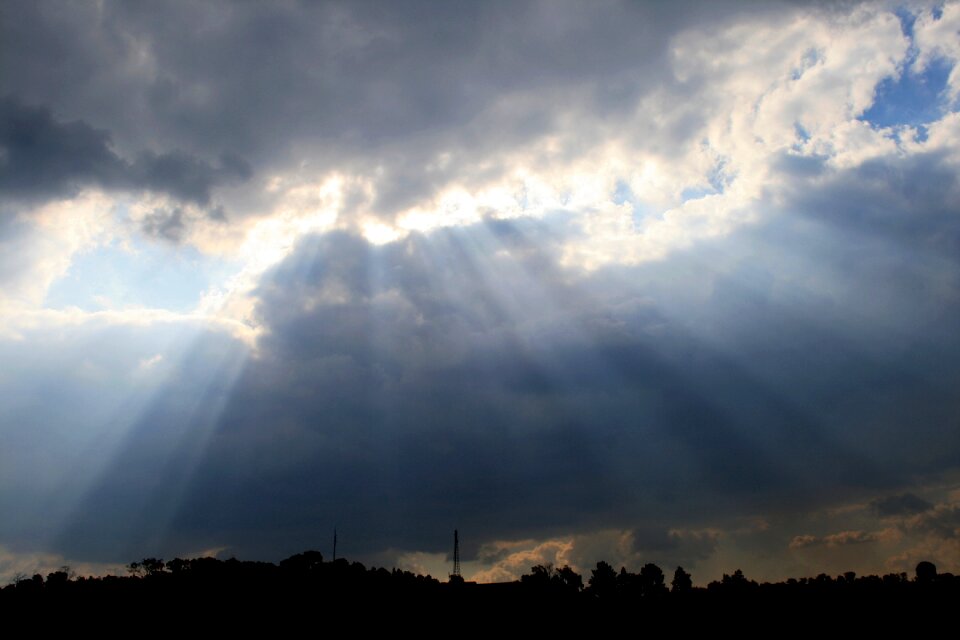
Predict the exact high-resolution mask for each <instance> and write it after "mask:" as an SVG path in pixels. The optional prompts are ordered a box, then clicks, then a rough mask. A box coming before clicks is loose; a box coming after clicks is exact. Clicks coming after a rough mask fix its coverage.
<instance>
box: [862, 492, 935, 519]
mask: <svg viewBox="0 0 960 640" xmlns="http://www.w3.org/2000/svg"><path fill="white" fill-rule="evenodd" d="M870 506H871V507H872V508H873V509H874V511H876V513H877V515H878V516H880V517H882V518H883V517H888V516H907V515H913V514H915V513H923V512H924V511H929V510H930V509H932V508H933V505H932V504H930V503H929V502H927V501H926V500H924V499H923V498H920V497H918V496H915V495H914V494H912V493H902V494H899V495H893V496H887V497H885V498H878V499H876V500H874V501H873V502H871V503H870Z"/></svg>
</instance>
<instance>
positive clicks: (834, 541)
mask: <svg viewBox="0 0 960 640" xmlns="http://www.w3.org/2000/svg"><path fill="white" fill-rule="evenodd" d="M878 540H880V537H878V535H877V534H875V533H870V532H868V531H840V532H839V533H831V534H829V535H826V536H823V537H817V536H812V535H809V534H806V535H801V536H794V538H793V539H792V540H791V541H790V548H791V549H805V548H808V547H828V548H836V547H845V546H847V545H854V544H856V545H859V544H866V543H868V542H876V541H878Z"/></svg>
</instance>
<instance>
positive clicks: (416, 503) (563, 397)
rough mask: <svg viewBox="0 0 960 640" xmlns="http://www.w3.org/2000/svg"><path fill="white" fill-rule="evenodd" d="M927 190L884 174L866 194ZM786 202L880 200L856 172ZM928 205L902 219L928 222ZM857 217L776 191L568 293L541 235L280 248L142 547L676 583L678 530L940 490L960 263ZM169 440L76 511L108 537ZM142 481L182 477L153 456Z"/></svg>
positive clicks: (838, 206)
mask: <svg viewBox="0 0 960 640" xmlns="http://www.w3.org/2000/svg"><path fill="white" fill-rule="evenodd" d="M927 168H928V167H927V166H926V165H924V164H923V163H918V164H916V165H911V164H909V163H906V164H904V165H901V169H902V170H903V171H904V172H905V174H906V178H905V180H903V181H901V182H897V181H892V182H890V181H888V182H887V185H888V186H887V187H886V188H887V189H888V190H889V193H888V194H887V197H888V198H894V197H902V194H901V190H902V189H904V188H906V185H908V184H911V181H910V180H909V177H910V176H911V175H912V176H913V178H915V179H916V180H918V181H922V180H923V176H922V175H921V174H922V173H923V171H925V170H926V169H927ZM913 174H916V175H913ZM810 180H819V181H820V182H819V183H818V188H821V189H825V190H835V191H837V192H847V191H854V192H857V193H861V194H862V193H867V192H869V191H870V190H871V189H877V190H879V191H878V193H876V194H874V197H875V198H876V199H877V200H876V201H877V203H878V205H879V203H880V202H881V201H882V200H883V198H882V197H881V195H879V194H880V193H882V189H881V187H879V186H877V185H872V186H871V184H872V183H869V181H868V182H867V184H866V185H865V184H864V181H865V178H864V176H863V175H862V174H861V173H859V172H858V171H855V170H854V171H848V172H840V173H834V174H832V175H831V177H830V178H829V179H828V180H825V179H823V178H821V177H811V178H810ZM931 187H932V185H931ZM953 189H954V183H953V182H950V181H947V182H946V183H945V184H943V185H941V187H940V188H937V189H934V188H931V189H929V190H926V191H924V192H922V194H921V195H922V197H925V198H927V199H928V202H926V204H925V205H924V204H922V203H916V204H915V206H916V207H918V208H923V209H924V210H927V211H949V204H948V202H947V199H948V198H950V197H951V196H950V194H951V193H952V192H953V191H952V190H953ZM802 191H803V190H802V189H799V188H798V192H802ZM917 197H920V195H918V196H917ZM820 204H821V205H823V203H820ZM824 206H827V205H824ZM861 206H862V200H861V201H849V200H842V199H839V198H838V199H835V200H832V201H830V203H829V205H828V209H827V210H824V209H823V208H822V207H821V206H818V207H812V206H811V205H810V204H809V203H808V202H807V201H806V200H804V199H803V198H800V197H795V198H793V199H791V200H789V201H788V202H787V203H786V204H785V205H784V206H783V208H782V209H781V210H780V211H779V213H777V214H776V215H772V216H771V218H770V219H769V220H768V221H767V222H766V223H764V224H760V225H756V226H754V227H745V228H743V229H741V230H740V231H738V232H737V233H734V234H732V235H731V236H729V237H727V238H722V239H717V240H713V241H710V242H702V243H700V244H698V245H697V246H696V247H694V248H691V249H690V250H688V251H681V252H675V253H674V254H672V255H671V256H670V257H669V258H668V259H666V260H664V261H662V262H654V263H649V264H645V265H641V266H638V267H631V268H624V267H617V268H609V269H605V270H601V271H597V272H594V273H592V274H584V273H579V274H578V273H576V272H571V271H567V270H564V269H563V268H561V267H560V266H559V265H558V260H559V256H560V252H561V249H562V242H563V240H564V238H565V233H564V232H562V231H561V230H562V229H564V228H565V225H567V224H570V219H569V218H564V217H556V218H551V217H548V218H547V219H545V220H543V221H534V220H521V221H514V222H494V221H489V222H486V223H484V224H481V225H476V226H473V227H467V228H463V229H455V230H446V231H440V232H436V233H434V234H432V235H431V236H429V237H423V236H417V235H414V236H411V237H410V238H408V239H406V240H404V241H402V242H398V243H393V244H389V245H385V246H382V247H377V246H373V245H370V244H368V243H367V242H365V241H364V240H363V239H361V238H358V237H355V236H352V235H349V234H345V233H331V234H328V235H324V236H319V237H313V238H308V239H305V240H304V241H303V242H302V243H301V244H300V245H299V246H298V248H297V250H296V251H295V252H294V253H293V255H291V256H290V257H289V258H288V259H287V260H286V261H285V262H284V263H282V264H281V265H279V266H278V267H277V268H275V269H274V270H273V271H272V272H271V273H270V274H269V275H268V276H267V277H265V278H264V280H263V282H262V283H261V286H260V289H259V291H258V292H257V295H258V298H259V300H260V303H259V306H258V310H259V311H258V313H259V316H260V320H261V321H262V322H263V324H264V326H265V327H266V328H268V330H269V333H268V334H267V335H266V336H264V337H263V339H262V341H261V343H260V345H259V353H258V355H257V356H256V357H255V358H253V359H251V360H250V361H249V362H248V363H247V367H246V369H245V371H244V373H243V374H242V376H241V377H240V378H239V381H238V383H237V386H236V388H235V389H234V391H233V392H232V393H231V395H230V396H229V402H228V403H227V405H226V407H225V410H224V413H223V416H222V418H221V419H220V420H219V422H218V425H219V426H218V428H217V431H216V435H215V437H214V438H212V439H211V441H210V444H209V447H208V448H207V449H205V453H204V455H203V459H202V464H199V465H198V466H197V467H196V471H195V472H192V475H189V478H190V480H189V482H188V486H189V489H188V490H185V491H184V492H183V493H182V494H180V495H182V500H181V501H180V502H178V503H177V504H176V506H175V508H174V506H173V505H172V504H167V503H163V504H164V506H163V508H158V509H157V511H158V512H161V513H169V514H170V516H169V518H168V519H167V520H166V521H165V528H164V531H166V532H167V534H166V537H165V538H164V542H163V544H165V545H167V546H158V547H157V548H158V549H163V550H164V553H167V552H172V551H170V550H175V549H182V548H186V547H190V548H198V547H204V546H214V545H219V544H224V543H227V542H228V543H229V544H232V545H235V546H234V549H235V550H236V552H237V553H241V554H248V555H259V556H269V555H273V556H278V555H282V554H284V553H288V552H289V553H292V552H294V551H297V550H299V549H302V548H305V547H310V546H318V544H320V543H319V542H318V540H320V541H321V542H322V540H323V539H325V536H326V535H327V532H328V531H329V530H330V529H332V527H333V525H334V524H337V526H338V527H340V529H341V530H342V531H344V532H346V531H349V532H350V533H349V534H346V533H345V534H344V536H345V538H346V537H347V536H348V539H349V540H350V544H351V545H352V547H351V552H353V553H357V554H360V553H374V552H377V551H380V550H382V549H383V548H385V547H387V546H391V547H394V548H417V549H444V548H445V547H446V544H447V542H448V540H447V538H448V533H449V529H450V528H452V527H453V526H459V527H460V528H461V529H462V530H463V529H466V530H469V531H471V535H472V537H473V538H474V539H476V540H491V539H520V538H525V537H548V536H552V535H559V534H569V533H570V532H586V531H594V530H597V529H601V528H625V529H633V530H635V531H636V534H635V535H636V541H637V545H638V549H639V548H640V547H643V549H646V550H648V552H649V553H650V554H652V555H656V554H657V553H660V554H661V555H664V556H665V557H670V558H674V559H676V560H677V561H681V560H682V561H684V562H695V561H697V560H702V559H704V558H706V557H707V556H709V555H710V554H711V553H713V552H714V550H715V548H716V542H717V539H716V537H715V536H714V535H713V534H706V533H691V532H696V531H698V530H700V529H699V527H702V526H704V523H707V522H717V521H721V522H722V521H725V520H729V519H730V518H736V517H743V516H749V515H754V514H757V513H777V512H782V513H784V514H787V515H789V514H793V513H800V512H809V511H810V510H816V509H819V508H822V507H824V506H828V505H831V504H835V503H836V502H837V501H838V500H844V499H855V498H856V497H857V496H860V495H863V494H868V495H869V494H872V495H877V494H883V493H886V494H888V495H889V494H891V493H892V492H894V491H896V490H897V489H898V487H901V486H904V485H905V484H907V483H909V482H910V481H911V480H912V479H913V478H916V477H922V476H926V475H930V474H936V473H939V472H942V471H946V470H949V469H954V468H956V465H957V464H958V462H960V449H958V448H957V443H956V439H955V438H952V437H951V435H952V426H953V425H955V424H956V421H957V419H958V417H960V406H958V404H957V401H956V398H955V394H953V392H952V390H953V389H955V388H956V386H957V384H960V369H958V367H957V362H960V342H958V337H957V334H956V330H955V323H954V318H955V317H956V314H957V313H958V312H960V299H958V296H957V295H956V282H957V274H958V265H957V262H956V257H955V256H950V255H949V254H947V253H942V254H941V253H940V252H939V251H934V252H932V253H931V252H927V253H925V254H924V253H918V252H917V250H916V249H917V247H924V246H930V245H931V243H932V246H935V247H938V246H947V245H949V243H950V242H952V240H951V234H953V233H955V229H954V222H953V221H954V216H951V215H946V214H945V215H942V216H940V217H935V216H934V217H930V218H925V217H922V216H918V217H917V218H915V219H914V221H913V222H914V226H913V227H911V228H910V229H909V230H908V229H904V230H902V232H901V233H883V232H882V227H883V223H884V221H885V219H886V217H887V216H888V215H889V214H888V212H887V210H885V209H884V208H882V207H880V206H878V207H877V208H875V209H867V210H865V211H864V210H861V209H860V207H861ZM858 225H860V226H862V229H858ZM838 229H842V230H843V231H842V233H838ZM877 229H880V231H877ZM944 242H945V243H946V245H941V244H939V243H944ZM933 263H936V265H937V271H936V273H937V274H938V276H937V278H934V277H932V276H931V264H933ZM938 278H939V279H938ZM166 419H167V418H163V417H162V416H161V414H151V415H149V416H147V417H146V418H144V422H143V424H142V425H141V427H140V428H139V430H138V432H137V433H142V434H143V435H139V436H135V437H134V438H133V440H132V443H131V445H130V446H131V450H132V451H134V452H138V453H137V455H135V456H133V455H131V456H126V455H120V456H118V458H117V461H116V462H115V468H114V469H112V470H109V471H108V472H107V473H105V476H104V478H105V480H104V482H103V484H102V485H101V486H100V487H99V488H98V489H97V491H95V492H94V493H93V494H91V495H90V496H89V498H88V500H89V501H88V504H87V509H86V511H87V512H88V513H90V514H95V513H98V512H100V511H101V510H103V509H107V506H110V507H109V508H110V513H111V514H114V516H116V517H119V515H117V513H115V511H116V510H117V509H121V511H122V510H123V508H122V505H124V504H129V505H130V507H129V508H133V506H132V505H133V503H134V502H135V501H136V500H135V498H136V497H137V496H140V497H142V495H144V494H143V493H141V492H140V490H138V489H137V487H138V486H139V485H138V484H137V483H138V482H141V483H147V482H149V483H154V482H156V480H155V479H150V480H148V476H142V477H141V476H139V475H138V473H139V472H138V469H139V470H142V469H144V468H146V463H145V460H146V461H149V460H152V459H153V456H152V454H150V453H149V452H150V451H152V450H153V449H152V448H151V446H150V441H151V440H150V439H151V438H152V437H153V436H151V435H150V434H151V433H153V430H154V429H156V428H158V427H157V423H162V422H164V421H165V420H166ZM144 456H146V458H143V457H144ZM151 464H153V465H154V466H156V467H157V469H158V473H159V474H160V475H161V476H163V475H164V474H171V477H181V475H178V474H185V472H183V471H178V468H179V466H178V465H179V464H180V463H179V462H178V458H177V456H174V457H173V459H172V461H167V462H166V463H165V465H161V461H160V460H154V461H153V462H152V463H151ZM138 477H139V478H140V480H137V478H138ZM114 478H123V482H116V481H113V480H111V479H114ZM161 484H162V483H161ZM144 486H146V485H144ZM150 486H154V485H153V484H150ZM143 491H146V489H143ZM152 491H156V490H152ZM146 495H153V494H150V492H149V491H146ZM155 495H156V496H157V498H156V500H158V501H160V502H163V500H167V498H166V497H163V496H164V495H165V494H163V493H162V492H160V493H156V494H155ZM123 496H127V497H123ZM161 497H163V500H161ZM883 504H884V505H886V507H884V508H887V507H891V505H889V504H887V503H885V502H884V503H883ZM118 505H121V506H118ZM901 506H902V505H901ZM171 509H172V512H171ZM148 511H149V510H148ZM111 521H112V518H104V519H100V520H97V519H96V518H95V517H94V516H92V515H91V516H90V517H89V518H85V520H84V523H85V524H84V526H83V527H80V526H79V525H76V527H77V528H75V529H71V530H70V535H67V536H66V537H65V538H64V540H67V541H72V542H71V544H72V545H74V546H73V547H71V551H72V552H76V553H81V552H84V550H86V551H90V550H91V549H93V548H96V549H99V550H100V551H101V553H103V554H104V555H105V556H107V555H109V553H108V552H109V549H110V548H112V547H111V544H112V543H111V540H114V539H115V536H118V535H120V534H118V533H117V532H116V530H114V529H112V525H111V524H110V523H111ZM93 522H96V523H97V525H96V526H94V525H93V524H92V523H93ZM157 526H158V525H157V523H156V522H153V521H151V520H147V521H144V523H143V526H142V528H141V529H135V530H125V531H124V532H123V534H124V535H125V536H128V537H132V538H138V537H139V539H141V540H143V541H146V540H148V539H151V540H152V539H154V538H155V537H156V534H155V531H156V529H157ZM84 527H87V528H86V529H84ZM944 530H946V529H944ZM671 531H673V532H675V533H668V532H671ZM650 532H653V533H650ZM791 535H793V534H791ZM150 536H154V538H151V537H150ZM81 541H87V542H81ZM90 541H100V542H98V543H97V544H96V545H93V543H92V542H90ZM818 541H819V542H822V543H824V544H830V545H834V546H837V545H841V544H846V543H852V542H865V541H868V540H867V538H865V537H863V536H857V535H852V534H851V535H846V534H842V532H841V534H837V535H836V536H834V537H828V538H824V539H823V540H819V539H818ZM157 544H158V545H160V543H159V542H157ZM798 544H799V543H798ZM84 545H87V546H84ZM90 545H92V546H90Z"/></svg>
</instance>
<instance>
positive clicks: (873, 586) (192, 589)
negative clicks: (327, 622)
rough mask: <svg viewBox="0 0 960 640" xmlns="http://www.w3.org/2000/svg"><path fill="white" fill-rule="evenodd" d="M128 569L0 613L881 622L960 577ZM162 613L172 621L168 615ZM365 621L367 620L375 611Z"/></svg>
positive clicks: (35, 595)
mask: <svg viewBox="0 0 960 640" xmlns="http://www.w3.org/2000/svg"><path fill="white" fill-rule="evenodd" d="M128 573H129V575H127V576H106V577H89V578H88V577H73V576H71V575H70V573H69V569H68V568H66V567H65V568H64V569H63V570H61V571H56V572H53V573H50V574H48V575H47V576H46V577H43V576H41V575H34V576H33V577H26V576H21V577H19V578H18V579H17V580H15V581H14V582H13V583H11V584H10V585H8V586H6V587H5V588H3V589H2V590H0V613H3V614H4V615H10V614H14V616H16V615H17V614H21V615H36V614H37V613H38V612H57V611H73V612H82V615H86V616H87V617H92V618H96V619H111V617H112V618H114V619H130V618H131V617H137V616H141V615H147V616H150V615H154V614H156V612H160V611H164V612H168V613H169V612H185V613H188V614H189V615H200V616H208V619H209V616H216V615H217V611H229V612H230V617H229V621H230V624H231V625H234V626H237V625H239V626H243V624H244V621H245V620H251V621H252V620H258V621H259V622H263V621H264V620H266V619H270V620H275V621H277V623H280V622H282V621H291V620H301V621H302V620H303V619H305V618H309V617H311V616H314V615H316V613H317V612H318V611H325V612H327V613H330V614H336V613H340V614H344V613H347V612H352V613H357V612H370V613H371V614H376V615H383V616H387V617H388V618H389V617H390V616H397V615H404V616H406V615H412V614H416V615H424V616H428V617H430V616H432V617H433V618H434V619H436V620H440V619H443V620H448V619H452V618H459V617H461V616H467V617H470V616H474V617H475V616H476V615H477V613H478V612H481V613H482V619H483V620H484V621H486V622H491V621H492V620H494V619H497V618H498V616H502V617H504V618H507V617H509V618H511V619H512V618H513V617H515V616H525V615H528V614H529V612H531V611H537V612H540V614H542V615H546V616H548V617H550V619H551V620H554V621H557V620H561V619H562V620H568V621H579V622H584V621H587V620H601V621H602V620H606V621H610V620H624V619H627V618H626V617H629V616H634V615H645V616H648V619H649V620H659V621H661V622H666V621H668V620H673V619H677V620H680V619H684V617H683V616H684V615H686V614H691V615H692V616H694V617H693V618H689V619H687V621H688V622H689V621H690V620H697V619H699V620H700V621H701V622H703V621H706V620H715V619H718V618H717V616H722V617H725V618H727V619H729V618H736V617H737V616H745V617H746V618H745V619H753V620H756V619H757V615H761V614H762V615H779V614H788V615H790V616H792V619H795V620H797V621H799V622H802V621H803V620H807V621H809V620H811V619H827V618H832V619H836V618H837V616H839V617H840V618H841V619H842V618H843V617H844V616H846V617H847V618H848V619H851V620H859V621H861V622H872V623H873V624H874V625H878V624H879V623H880V622H881V621H882V618H877V617H875V616H876V614H879V613H883V614H884V615H887V616H890V615H900V616H901V617H909V616H910V615H913V613H914V612H917V613H920V614H923V615H926V616H930V615H934V616H936V615H937V614H938V612H940V611H944V612H946V611H951V610H955V609H954V608H955V607H956V605H957V604H958V603H960V578H957V577H954V576H953V575H952V574H949V573H940V574H938V573H937V571H936V568H935V567H934V566H933V565H932V564H930V563H928V562H922V563H920V564H919V565H918V566H917V569H916V572H915V575H914V576H912V577H910V576H908V575H907V574H905V573H899V574H888V575H885V576H882V577H880V576H873V575H871V576H857V575H855V574H854V573H853V572H848V573H845V574H843V575H840V576H836V577H831V576H828V575H825V574H821V575H819V576H817V577H815V578H801V579H790V580H787V581H785V582H777V583H758V582H756V581H753V580H750V579H748V578H747V577H746V576H744V575H743V573H742V572H741V571H739V570H737V571H735V572H734V573H732V574H730V575H724V576H723V578H722V579H721V580H719V581H715V582H711V583H710V584H709V585H707V586H706V587H705V588H703V587H694V586H693V581H692V577H691V575H690V574H689V573H688V572H686V571H685V570H684V569H683V568H682V567H677V568H676V569H675V571H674V572H673V573H672V576H667V575H666V574H664V572H663V571H662V570H661V569H660V567H658V566H657V565H655V564H652V563H650V564H646V565H644V566H643V567H642V568H641V569H640V570H639V572H637V573H632V572H629V571H627V570H626V569H625V568H621V569H620V570H619V571H617V570H616V569H614V568H613V566H611V565H610V564H608V563H606V562H598V563H597V565H596V568H594V569H592V570H591V571H590V574H589V575H588V576H586V580H584V576H581V575H579V574H578V573H576V572H575V571H574V570H573V569H571V568H570V567H562V568H555V567H553V566H551V565H537V566H535V567H532V568H531V570H530V572H529V573H528V574H526V575H524V576H522V578H521V579H520V580H519V581H516V582H511V583H499V584H475V583H470V582H463V581H462V580H461V581H450V582H440V581H439V580H437V579H435V578H433V577H431V576H421V575H416V574H413V573H411V572H408V571H400V570H398V569H393V570H392V571H390V570H387V569H383V568H370V569H367V568H366V567H364V566H363V565H362V564H360V563H358V562H353V563H351V562H348V561H346V560H343V559H338V560H336V561H334V562H325V561H324V560H323V557H322V556H321V555H320V553H319V552H316V551H307V552H304V553H300V554H297V555H295V556H292V557H290V558H287V559H286V560H284V561H282V562H280V563H279V564H272V563H268V562H243V561H240V560H236V559H230V560H217V559H214V558H195V559H190V560H183V559H179V558H177V559H174V560H171V561H169V562H164V561H163V560H160V559H156V558H145V559H143V560H141V561H139V562H134V563H131V564H130V565H129V566H128ZM28 612H30V613H28ZM556 616H560V617H559V618H557V617H556ZM618 616H619V617H618ZM625 616H626V617H625ZM697 616H699V618H698V617H697ZM798 616H799V617H798ZM870 616H873V617H870ZM158 620H163V621H164V622H166V623H169V622H170V620H168V619H167V618H163V617H161V618H159V619H158ZM382 621H383V620H380V622H382ZM368 622H370V623H371V624H374V623H376V622H377V619H376V618H373V619H371V620H370V621H368Z"/></svg>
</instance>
